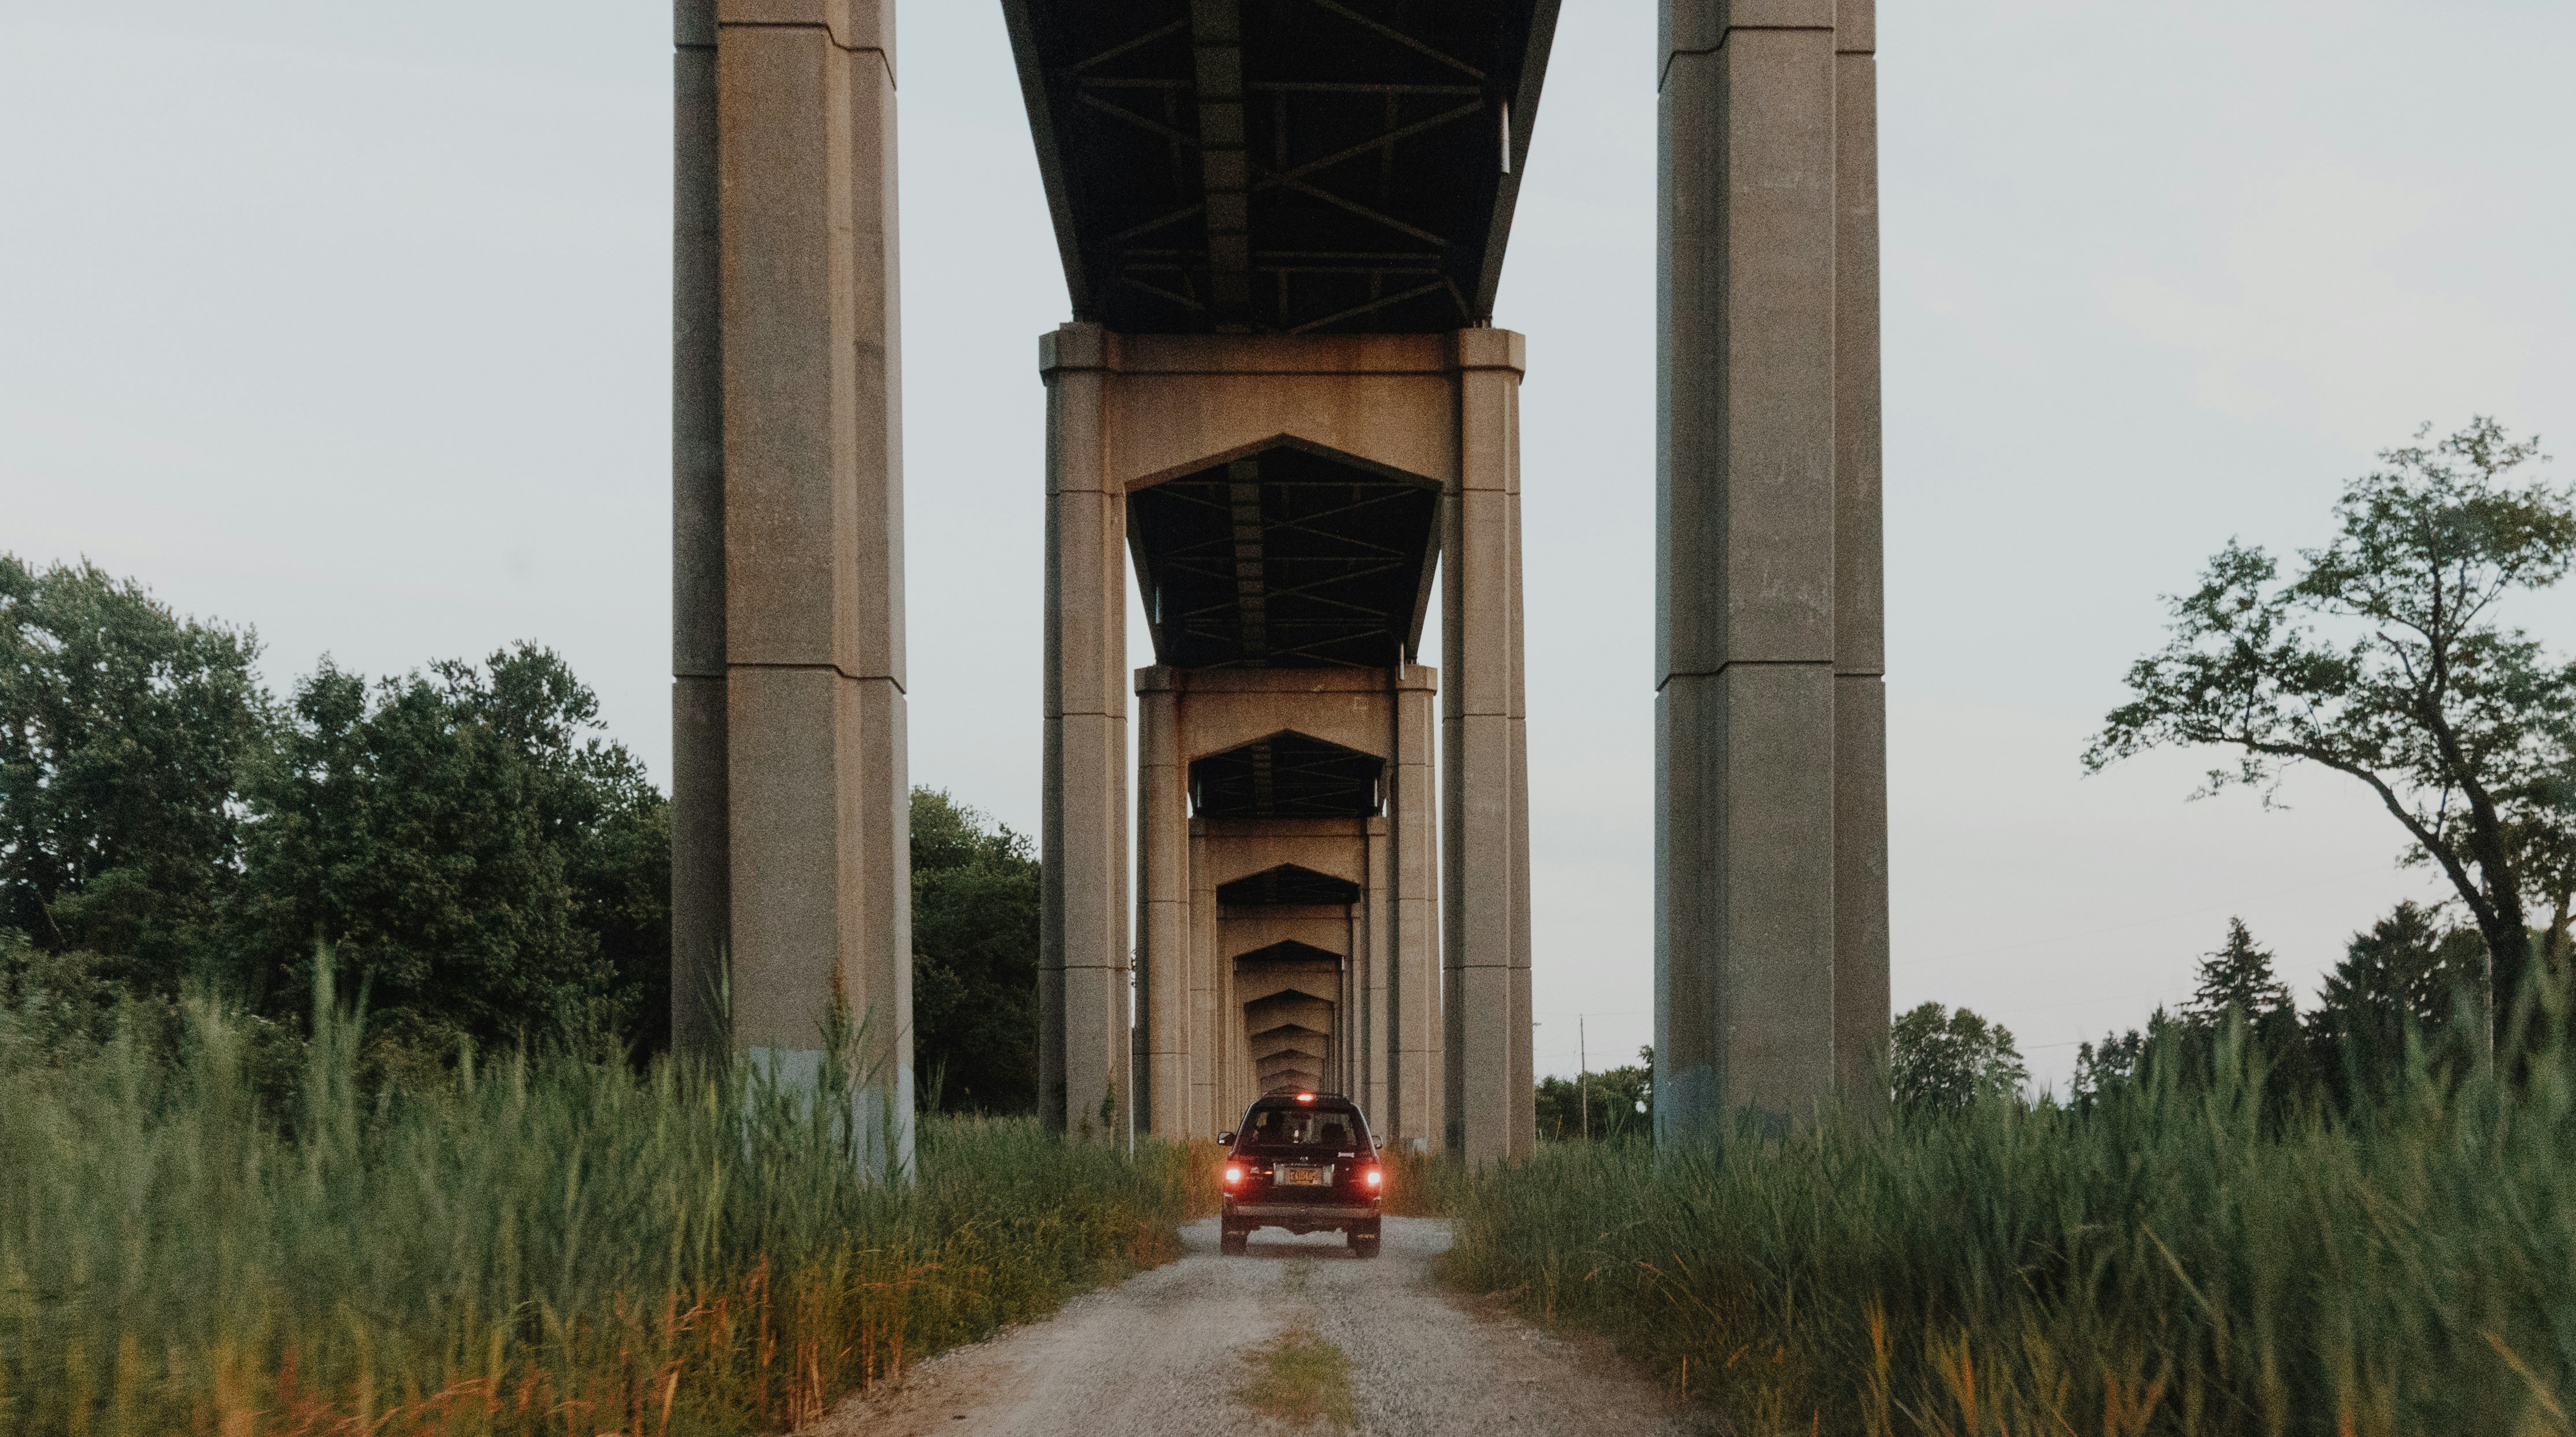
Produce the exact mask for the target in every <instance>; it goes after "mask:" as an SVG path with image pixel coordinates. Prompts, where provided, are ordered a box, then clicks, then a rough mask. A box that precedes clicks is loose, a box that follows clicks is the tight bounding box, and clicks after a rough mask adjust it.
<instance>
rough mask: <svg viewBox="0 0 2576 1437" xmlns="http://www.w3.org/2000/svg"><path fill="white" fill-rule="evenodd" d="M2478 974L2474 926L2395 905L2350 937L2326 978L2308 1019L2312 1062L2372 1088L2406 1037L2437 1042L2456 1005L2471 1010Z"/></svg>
mask: <svg viewBox="0 0 2576 1437" xmlns="http://www.w3.org/2000/svg"><path fill="white" fill-rule="evenodd" d="M2485 978H2486V947H2485V943H2484V940H2483V939H2482V938H2481V937H2480V935H2479V934H2478V933H2477V932H2476V930H2474V929H2450V930H2446V929H2445V928H2444V927H2443V926H2442V924H2441V922H2440V921H2439V920H2438V919H2437V918H2436V917H2435V915H2434V913H2433V912H2432V910H2430V909H2427V908H2424V907H2422V906H2421V905H2418V904H2416V903H2414V902H2412V901H2409V902H2404V903H2400V904H2398V905H2397V907H2396V909H2395V910H2394V911H2393V912H2391V913H2390V914H2389V915H2388V916H2387V917H2385V918H2382V919H2380V920H2379V921H2378V922H2377V923H2374V924H2372V925H2371V927H2370V931H2368V932H2366V933H2356V934H2354V935H2353V936H2352V941H2351V942H2350V943H2349V944H2348V945H2346V947H2345V950H2344V957H2343V960H2342V961H2341V962H2339V963H2337V964H2336V965H2335V968H2334V971H2333V972H2332V973H2329V974H2327V975H2326V981H2325V986H2324V989H2323V991H2322V992H2320V993H2319V994H2318V1002H2317V1010H2316V1012H2314V1013H2312V1014H2310V1015H2309V1018H2308V1036H2309V1042H2310V1045H2311V1046H2312V1047H2313V1048H2314V1049H2315V1050H2316V1057H2317V1060H2318V1065H2319V1067H2321V1068H2322V1069H2323V1070H2324V1071H2326V1072H2329V1073H2337V1072H2340V1073H2345V1074H2347V1075H2348V1076H2349V1077H2353V1078H2360V1079H2366V1080H2370V1084H2369V1085H2371V1086H2376V1080H2377V1079H2378V1078H2380V1077H2382V1076H2384V1075H2387V1074H2392V1073H2394V1072H2396V1071H2397V1069H2398V1068H2399V1066H2400V1065H2402V1064H2403V1063H2404V1062H2405V1061H2406V1044H2407V1039H2408V1037H2409V1036H2410V1035H2413V1036H2415V1037H2417V1038H2419V1039H2421V1040H2424V1041H2427V1042H2432V1043H2436V1044H2438V1043H2439V1042H2440V1041H2441V1040H2442V1038H2443V1037H2444V1036H2445V1035H2446V1034H2447V1033H2448V1032H2449V1030H2450V1027H2451V1024H2452V1020H2453V1018H2454V1016H2455V1005H2456V1004H2458V1003H2460V1002H2461V1001H2462V1000H2463V999H2465V1000H2467V1001H2468V1002H2469V1003H2470V1004H2471V1005H2472V1009H2471V1011H2472V1012H2475V1011H2476V1005H2478V1004H2480V1003H2482V1001H2483V997H2484V992H2485ZM2473 1031H2477V1029H2476V1028H2473Z"/></svg>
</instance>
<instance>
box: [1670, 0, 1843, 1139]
mask: <svg viewBox="0 0 2576 1437" xmlns="http://www.w3.org/2000/svg"><path fill="white" fill-rule="evenodd" d="M1874 51H1875V36H1874V29H1873V25H1872V10H1871V3H1870V0H1764V3H1761V4H1743V3H1729V0H1665V3H1664V9H1663V57H1662V59H1663V63H1662V66H1661V70H1660V74H1661V80H1660V88H1661V93H1660V97H1659V108H1660V112H1661V129H1662V143H1661V146H1660V149H1661V164H1660V168H1661V184H1660V195H1659V199H1660V204H1659V225H1660V229H1661V236H1660V238H1661V244H1660V245H1659V258H1660V264H1661V269H1662V273H1661V276H1660V279H1661V283H1660V285H1659V295H1658V297H1659V305H1658V308H1659V311H1660V312H1659V316H1658V319H1659V329H1660V336H1659V338H1660V343H1659V346H1658V358H1659V365H1658V389H1659V391H1660V392H1659V402H1660V406H1661V408H1662V411H1663V415H1662V420H1663V422H1662V424H1661V425H1660V426H1659V435H1658V437H1659V446H1658V448H1659V453H1658V461H1659V462H1658V475H1657V479H1658V483H1657V511H1658V512H1657V520H1658V523H1657V540H1658V547H1659V550H1660V552H1659V556H1658V565H1657V581H1658V583H1657V604H1656V608H1657V614H1656V618H1657V626H1656V627H1657V648H1658V665H1659V667H1658V672H1657V692H1656V766H1657V770H1658V773H1657V777H1658V784H1657V803H1658V808H1657V812H1656V867H1657V882H1656V928H1655V938H1656V960H1655V976H1656V1037H1655V1070H1656V1071H1655V1081H1656V1089H1657V1092H1656V1105H1655V1120H1656V1131H1657V1135H1658V1137H1659V1138H1662V1139H1687V1138H1692V1137H1697V1136H1704V1135H1708V1134H1712V1133H1722V1132H1724V1131H1727V1130H1729V1129H1730V1128H1731V1126H1732V1124H1733V1123H1734V1121H1735V1120H1736V1118H1737V1116H1738V1115H1739V1114H1741V1113H1744V1112H1747V1111H1751V1112H1753V1113H1755V1114H1758V1115H1760V1117H1761V1118H1762V1120H1763V1121H1764V1122H1765V1123H1766V1125H1769V1126H1772V1127H1775V1128H1776V1127H1778V1126H1780V1125H1783V1124H1787V1123H1791V1122H1795V1121H1799V1120H1801V1119H1803V1118H1805V1117H1807V1116H1808V1115H1810V1114H1812V1113H1813V1111H1814V1110H1815V1108H1816V1105H1817V1104H1819V1103H1821V1102H1823V1101H1825V1100H1826V1099H1827V1098H1828V1097H1829V1096H1830V1095H1832V1094H1833V1093H1834V1092H1835V1091H1836V1089H1837V1087H1838V1086H1839V1087H1840V1089H1841V1090H1842V1092H1843V1093H1844V1094H1845V1096H1846V1097H1847V1098H1848V1099H1849V1101H1850V1102H1851V1103H1852V1104H1853V1105H1854V1106H1855V1107H1856V1108H1858V1109H1860V1110H1862V1111H1864V1112H1869V1111H1875V1110H1876V1109H1877V1108H1879V1107H1880V1106H1882V1105H1883V1104H1884V1102H1885V1091H1884V1088H1883V1086H1881V1084H1880V1082H1879V1077H1878V1069H1879V1066H1880V1064H1881V1063H1882V1061H1883V1054H1884V1052H1885V1045H1886V1034H1887V1025H1888V979H1887V857H1886V854H1887V835H1886V757H1885V748H1886V744H1885V705H1884V700H1883V697H1882V690H1881V674H1882V671H1883V668H1884V662H1883V657H1882V652H1881V649H1882V646H1881V640H1880V633H1881V597H1880V596H1881V591H1882V583H1881V574H1880V547H1879V433H1878V422H1879V417H1878V277H1877V265H1878V243H1877V225H1878V220H1877V178H1876V176H1877V153H1876V138H1877V132H1876V72H1875V68H1874V67H1875V63H1876V62H1875V56H1874Z"/></svg>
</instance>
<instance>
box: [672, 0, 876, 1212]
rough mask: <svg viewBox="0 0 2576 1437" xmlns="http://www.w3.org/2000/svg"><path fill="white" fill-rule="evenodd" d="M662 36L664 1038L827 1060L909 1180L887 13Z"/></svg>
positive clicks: (864, 1134) (705, 21)
mask: <svg viewBox="0 0 2576 1437" xmlns="http://www.w3.org/2000/svg"><path fill="white" fill-rule="evenodd" d="M755 11H756V12H757V13H752V12H755ZM678 23H679V33H678V37H677V39H678V48H679V53H678V56H677V60H676V67H675V75H674V80H675V95H676V99H677V107H676V109H677V121H678V134H677V136H676V142H677V143H676V146H675V159H676V177H675V178H676V184H675V188H674V198H675V208H676V216H675V219H676V223H675V240H676V245H675V258H674V276H673V278H674V284H673V298H674V305H673V311H674V313H673V326H674V334H673V340H674V343H673V401H674V402H673V451H674V452H673V501H674V502H673V519H674V522H673V541H674V555H673V559H674V562H673V575H674V592H673V633H674V644H673V649H674V664H673V668H674V674H675V684H674V693H673V706H672V716H673V733H672V740H673V744H672V747H673V764H672V770H673V772H672V806H673V843H672V870H673V871H672V929H673V958H672V962H673V974H672V988H673V1008H674V1020H673V1029H674V1040H675V1042H676V1043H678V1044H679V1045H680V1046H681V1047H682V1048H683V1049H684V1050H687V1051H691V1052H694V1053H696V1054H698V1055H700V1056H703V1057H713V1056H718V1055H722V1054H726V1053H730V1054H734V1055H739V1056H740V1057H741V1058H742V1059H743V1060H745V1061H748V1062H750V1063H752V1064H754V1065H755V1066H757V1067H758V1068H760V1069H762V1070H765V1071H768V1072H770V1073H772V1074H775V1075H776V1076H777V1077H778V1078H779V1079H781V1080H782V1081H784V1082H786V1083H788V1084H790V1085H791V1086H796V1087H801V1088H804V1089H806V1090H808V1091H812V1090H814V1089H815V1088H816V1087H817V1085H818V1084H819V1083H820V1082H821V1081H822V1080H823V1077H824V1075H825V1074H826V1073H827V1072H829V1071H831V1065H832V1062H833V1059H834V1058H835V1056H837V1057H838V1058H839V1059H840V1060H842V1061H843V1062H845V1063H846V1064H847V1065H848V1066H847V1069H846V1070H845V1073H844V1076H846V1077H847V1078H848V1079H849V1080H850V1081H851V1082H852V1084H853V1085H854V1092H853V1093H852V1097H853V1099H854V1100H855V1102H856V1105H857V1112H858V1116H859V1120H860V1124H861V1130H860V1142H861V1149H862V1153H863V1155H864V1160H865V1161H867V1162H868V1163H869V1164H870V1165H872V1166H875V1167H878V1168H881V1169H883V1168H900V1167H902V1166H904V1165H906V1164H908V1163H909V1162H910V1159H911V1150H912V1122H911V1115H912V1101H913V1099H912V1051H911V1050H912V1034H911V1021H912V1002H911V996H912V936H911V926H912V924H911V843H910V808H911V797H910V792H909V785H908V781H907V773H906V765H905V756H904V750H905V735H904V656H903V533H902V530H903V508H902V493H903V471H902V437H901V412H902V402H901V391H900V379H899V374H898V365H899V358H898V356H899V354H900V342H899V334H900V326H899V321H898V314H897V308H896V303H897V292H898V286H897V282H896V275H897V260H896V246H895V114H894V107H895V95H894V71H893V59H892V55H893V32H892V25H893V19H892V16H891V14H890V13H888V14H880V13H879V11H878V9H877V7H875V6H873V5H859V6H838V5H835V6H826V5H823V4H820V3H814V4H810V5H792V4H776V3H769V4H753V3H751V0H712V3H710V0H684V3H682V4H681V6H680V7H679V11H678ZM845 1025H846V1026H845ZM836 1048H837V1049H838V1052H837V1054H836V1053H835V1051H834V1050H835V1049H836Z"/></svg>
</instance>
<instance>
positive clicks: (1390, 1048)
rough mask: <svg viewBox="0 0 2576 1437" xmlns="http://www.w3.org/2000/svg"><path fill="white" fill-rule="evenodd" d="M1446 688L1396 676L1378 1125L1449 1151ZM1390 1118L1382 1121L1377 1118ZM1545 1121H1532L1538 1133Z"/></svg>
mask: <svg viewBox="0 0 2576 1437" xmlns="http://www.w3.org/2000/svg"><path fill="white" fill-rule="evenodd" d="M1437 687H1438V680H1437V677H1436V676H1435V675H1434V674H1433V673H1432V671H1431V670H1429V669H1426V668H1423V667H1422V666H1420V665H1418V664H1408V665H1406V666H1405V667H1403V668H1402V669H1399V670H1397V671H1396V672H1395V745H1394V753H1395V761H1394V762H1393V763H1392V764H1391V765H1389V767H1388V773H1389V776H1390V778H1391V779H1392V780H1393V784H1392V791H1391V792H1390V793H1389V794H1388V796H1387V808H1388V811H1389V812H1390V813H1391V814H1393V815H1394V819H1395V822H1394V824H1393V826H1392V828H1393V831H1392V832H1391V833H1390V835H1389V837H1388V842H1387V843H1386V845H1385V848H1386V863H1387V870H1388V879H1389V886H1388V888H1387V890H1386V891H1387V900H1386V906H1387V907H1389V908H1391V909H1393V910H1394V911H1393V913H1392V914H1390V915H1388V917H1387V918H1386V919H1384V920H1382V926H1383V927H1384V929H1385V930H1386V933H1387V937H1388V940H1389V942H1390V944H1391V945H1392V946H1393V948H1394V950H1395V952H1394V956H1393V958H1392V959H1391V960H1390V961H1389V963H1388V965H1387V969H1386V980H1385V981H1386V987H1387V1004H1386V1007H1385V1009H1384V1010H1383V1012H1384V1013H1385V1015H1386V1025H1387V1029H1388V1032H1387V1038H1386V1043H1385V1046H1386V1050H1387V1065H1386V1087H1387V1094H1386V1097H1385V1098H1384V1099H1382V1100H1381V1101H1383V1102H1384V1104H1385V1106H1384V1107H1383V1108H1382V1109H1376V1108H1373V1109H1371V1110H1370V1120H1371V1121H1372V1122H1376V1123H1379V1124H1380V1125H1381V1126H1383V1127H1384V1128H1385V1129H1386V1131H1387V1132H1388V1133H1389V1134H1391V1135H1393V1136H1395V1137H1397V1138H1399V1139H1401V1140H1403V1141H1405V1142H1407V1143H1412V1144H1418V1145H1421V1146H1424V1147H1428V1146H1430V1145H1432V1144H1435V1143H1442V1142H1445V1141H1446V1138H1445V1136H1444V1134H1443V1133H1442V1131H1441V1123H1440V1112H1441V1104H1442V1101H1443V1099H1444V1097H1445V1094H1446V1090H1447V1083H1448V1077H1447V1065H1446V1063H1445V1062H1444V1061H1443V1058H1442V1054H1443V1052H1444V1051H1445V1049H1444V1048H1443V1046H1442V1039H1443V1037H1444V1032H1443V1029H1444V1027H1445V1025H1444V1024H1443V1023H1442V1022H1441V1021H1440V1004H1439V1002H1438V1001H1436V1000H1437V998H1438V996H1439V992H1440V984H1441V982H1442V976H1443V975H1442V974H1441V972H1440V969H1439V966H1438V965H1437V964H1435V963H1434V962H1433V961H1432V955H1433V954H1435V953H1436V952H1437V951H1438V950H1439V946H1440V945H1439V934H1440V926H1441V924H1440V835H1439V823H1440V818H1441V813H1440V801H1439V793H1438V791H1437V789H1436V788H1435V787H1434V784H1433V780H1432V767H1433V754H1434V742H1433V736H1434V734H1435V732H1436V726H1437V725H1438V723H1439V712H1438V698H1439V696H1438V695H1437V694H1436V693H1434V692H1433V690H1434V689H1436V688H1437ZM1381 1111H1382V1112H1383V1113H1384V1114H1385V1116H1384V1117H1383V1118H1381V1117H1379V1116H1377V1115H1378V1113H1380V1112H1381ZM1536 1128H1537V1121H1536V1118H1535V1116H1533V1118H1532V1121H1531V1129H1532V1131H1536Z"/></svg>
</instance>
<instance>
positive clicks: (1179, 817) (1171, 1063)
mask: <svg viewBox="0 0 2576 1437" xmlns="http://www.w3.org/2000/svg"><path fill="white" fill-rule="evenodd" d="M1180 699H1181V695H1180V685H1179V683H1178V682H1177V676H1176V675H1175V674H1174V673H1173V671H1172V670H1170V669H1167V668H1164V667H1162V666H1161V665H1159V664H1158V665H1156V666H1154V667H1153V668H1148V669H1138V670H1137V671H1136V705H1137V720H1138V727H1137V730H1136V740H1137V742H1136V750H1137V752H1136V768H1137V773H1136V974H1137V981H1136V1010H1137V1011H1136V1039H1137V1041H1136V1049H1137V1062H1138V1065H1139V1066H1138V1068H1137V1071H1136V1077H1137V1081H1138V1082H1139V1083H1140V1084H1141V1085H1142V1086H1140V1087H1139V1088H1138V1089H1137V1102H1138V1111H1137V1115H1136V1126H1137V1128H1138V1129H1139V1130H1142V1131H1148V1132H1151V1133H1153V1134H1154V1135H1155V1136H1156V1137H1160V1138H1172V1139H1181V1138H1187V1137H1191V1136H1194V1135H1197V1136H1207V1135H1213V1134H1214V1133H1215V1131H1216V1128H1212V1127H1208V1126H1206V1125H1205V1124H1201V1125H1199V1126H1197V1127H1193V1126H1192V1118H1191V1113H1190V1089H1191V1086H1192V1084H1191V1075H1192V1074H1193V1072H1194V1071H1195V1070H1197V1069H1198V1068H1199V1067H1201V1066H1210V1067H1211V1068H1212V1066H1213V1065H1212V1064H1211V1063H1210V1056H1211V1055H1209V1054H1208V1053H1206V1052H1205V1050H1204V1049H1203V1048H1200V1047H1193V1046H1192V1044H1191V1041H1190V1039H1191V1036H1192V1034H1191V1031H1190V1030H1191V1024H1190V1005H1191V991H1192V989H1193V988H1195V987H1199V986H1204V984H1203V981H1202V980H1200V979H1199V977H1198V974H1197V972H1196V970H1197V969H1198V968H1200V967H1202V966H1204V965H1203V964H1202V963H1200V962H1198V961H1195V960H1196V959H1197V958H1198V957H1199V952H1200V950H1198V949H1197V948H1196V946H1195V945H1194V944H1192V943H1191V941H1190V937H1191V933H1190V930H1191V927H1192V924H1191V922H1190V898H1191V893H1190V888H1191V883H1192V878H1191V871H1190V854H1191V842H1190V787H1189V784H1190V773H1189V761H1188V759H1187V758H1186V756H1184V755H1183V753H1182V751H1181V729H1180V718H1181V703H1180ZM1211 1076H1213V1074H1212V1073H1211ZM1218 1126H1219V1127H1221V1126H1223V1124H1221V1123H1220V1124H1219V1125H1218Z"/></svg>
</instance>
